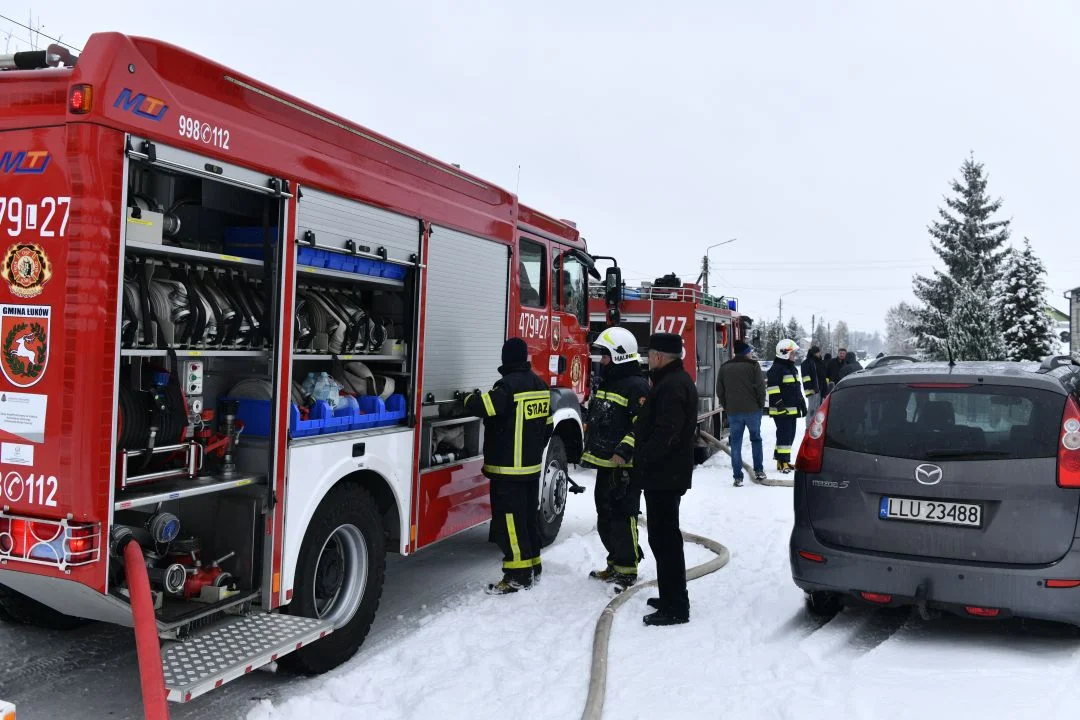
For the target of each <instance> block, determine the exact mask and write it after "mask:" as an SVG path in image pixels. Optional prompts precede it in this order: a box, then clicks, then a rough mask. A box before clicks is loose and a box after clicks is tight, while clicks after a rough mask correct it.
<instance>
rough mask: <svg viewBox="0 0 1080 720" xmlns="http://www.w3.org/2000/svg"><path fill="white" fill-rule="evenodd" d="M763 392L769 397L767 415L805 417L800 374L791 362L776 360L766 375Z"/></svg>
mask: <svg viewBox="0 0 1080 720" xmlns="http://www.w3.org/2000/svg"><path fill="white" fill-rule="evenodd" d="M766 383H767V386H766V388H765V392H766V394H767V395H768V397H769V415H771V416H774V417H775V416H777V415H790V416H792V417H803V416H804V415H806V398H805V397H804V396H803V384H802V373H801V372H800V371H799V368H798V366H797V365H795V363H794V362H792V361H791V360H784V359H781V358H776V360H774V361H773V364H772V367H770V368H769V372H768V374H767V375H766Z"/></svg>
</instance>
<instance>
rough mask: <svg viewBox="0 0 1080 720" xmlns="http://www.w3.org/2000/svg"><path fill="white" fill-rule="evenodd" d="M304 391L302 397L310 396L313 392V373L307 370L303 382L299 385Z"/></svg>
mask: <svg viewBox="0 0 1080 720" xmlns="http://www.w3.org/2000/svg"><path fill="white" fill-rule="evenodd" d="M300 389H301V390H303V391H304V397H311V396H312V394H314V392H315V373H313V372H309V373H308V374H307V377H306V378H305V379H304V384H303V385H302V386H301V387H300Z"/></svg>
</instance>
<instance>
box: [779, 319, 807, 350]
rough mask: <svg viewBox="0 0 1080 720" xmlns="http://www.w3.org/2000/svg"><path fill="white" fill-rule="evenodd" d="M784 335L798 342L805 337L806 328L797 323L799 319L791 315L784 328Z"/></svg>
mask: <svg viewBox="0 0 1080 720" xmlns="http://www.w3.org/2000/svg"><path fill="white" fill-rule="evenodd" d="M784 335H785V336H786V337H787V338H789V339H791V340H794V341H795V342H796V343H798V342H801V341H802V339H803V338H804V337H806V330H805V329H803V326H802V325H800V324H799V321H798V320H796V319H795V317H794V316H792V318H791V319H790V320H788V324H787V327H786V328H784Z"/></svg>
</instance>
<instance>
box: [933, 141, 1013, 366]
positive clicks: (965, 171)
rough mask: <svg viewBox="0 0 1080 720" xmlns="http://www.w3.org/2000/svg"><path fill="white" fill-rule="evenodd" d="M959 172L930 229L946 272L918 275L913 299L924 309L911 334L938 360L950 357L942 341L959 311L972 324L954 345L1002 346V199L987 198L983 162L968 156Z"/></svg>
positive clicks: (1006, 230)
mask: <svg viewBox="0 0 1080 720" xmlns="http://www.w3.org/2000/svg"><path fill="white" fill-rule="evenodd" d="M960 174H961V179H960V180H953V182H952V191H953V193H954V196H953V197H946V198H945V205H946V207H944V208H938V215H939V216H940V217H939V219H938V220H936V221H934V222H933V223H932V224H931V225H930V227H929V228H928V229H929V232H930V236H931V241H930V245H931V247H932V248H933V250H934V252H935V253H936V254H937V256H938V257H939V258H941V261H942V263H943V265H944V270H939V269H937V268H935V269H934V271H933V275H932V276H930V277H924V276H921V275H917V276H916V277H915V280H914V292H915V296H916V297H917V298H918V299H919V300H920V301H921V302H922V304H923V307H921V308H919V309H918V310H917V311H916V319H915V323H914V326H913V330H914V331H915V334H916V336H917V337H918V338H919V346H920V348H921V349H922V350H923V352H924V354H925V355H927V356H929V357H931V358H934V359H942V358H944V357H946V353H945V346H944V344H943V342H942V341H943V339H944V338H945V337H946V336H947V335H948V333H949V331H950V330H951V329H952V328H953V327H954V326H955V325H956V323H955V314H956V311H960V310H962V311H963V314H964V316H965V317H967V318H969V320H970V321H971V323H972V324H971V325H968V326H964V327H963V328H962V331H963V333H964V336H965V342H959V341H957V342H956V343H954V345H955V346H961V345H962V346H965V347H966V346H967V341H968V340H971V341H973V342H974V345H979V346H982V347H997V348H1001V349H1002V351H1003V348H1004V346H1003V344H1002V343H1001V337H1000V333H999V327H1000V323H999V320H1000V318H999V313H1000V303H998V302H996V298H997V295H996V290H997V287H998V281H999V279H1000V276H1001V271H1000V268H1001V261H1002V259H1003V257H1002V256H1003V255H1004V250H1003V249H1002V248H1003V246H1004V244H1005V242H1006V241H1007V240H1008V239H1009V223H1010V221H1009V220H996V219H994V217H993V216H994V215H995V213H997V212H998V211H999V210H1000V209H1001V205H1002V200H1001V199H1000V198H997V199H991V198H990V197H989V196H988V195H987V194H986V187H987V181H988V178H987V176H986V174H985V173H984V170H983V165H982V163H977V162H975V159H974V158H973V157H972V158H968V159H967V160H965V161H964V164H963V165H962V166H961V167H960ZM961 295H963V297H961ZM983 298H985V302H982V303H981V302H980V301H981V299H983ZM960 303H962V304H963V307H962V308H961V307H959V304H960ZM975 332H979V333H984V335H982V336H980V337H978V338H974V337H972V336H971V333H975ZM967 359H969V360H971V359H975V358H967ZM987 359H996V358H987Z"/></svg>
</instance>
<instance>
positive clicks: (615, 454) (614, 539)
mask: <svg viewBox="0 0 1080 720" xmlns="http://www.w3.org/2000/svg"><path fill="white" fill-rule="evenodd" d="M593 349H594V351H596V352H598V353H600V356H601V358H600V386H599V387H598V388H597V390H596V392H595V393H594V394H593V396H592V398H590V400H589V416H588V422H587V423H586V430H585V452H584V453H583V454H582V456H581V460H582V464H583V465H586V466H588V467H594V468H596V486H595V487H594V488H593V498H594V499H595V500H596V530H597V532H598V533H600V540H601V541H602V542H603V543H604V547H605V548H606V549H607V552H608V555H607V567H606V568H604V569H603V570H593V571H592V572H590V573H589V577H592V578H596V579H597V580H602V581H604V582H607V583H613V584H614V585H617V586H618V587H619V588H622V589H625V588H628V587H630V586H631V585H633V584H634V583H635V582H637V576H638V561H639V560H640V559H641V558H642V557H644V555H643V554H642V552H641V547H640V546H639V545H638V521H637V516H638V514H639V513H640V512H641V489H640V488H638V487H633V486H632V485H631V482H630V480H631V477H630V471H631V468H633V466H634V463H633V460H634V446H635V445H636V442H635V439H634V427H635V424H636V422H637V417H638V413H639V411H640V410H641V406H642V404H643V403H644V402H645V397H646V396H647V395H648V394H649V381H648V380H646V379H645V375H644V374H643V373H642V372H641V367H640V365H639V360H638V358H639V356H638V345H637V340H636V339H635V338H634V334H633V333H632V332H630V331H629V330H627V329H626V328H621V327H612V328H608V329H606V330H604V332H602V333H600V336H599V337H598V338H596V342H594V343H593Z"/></svg>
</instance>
